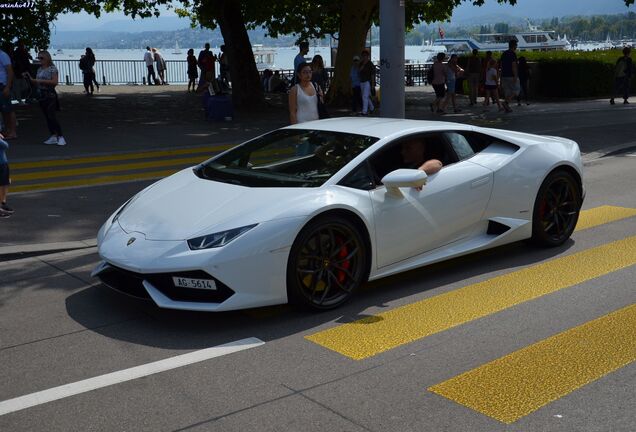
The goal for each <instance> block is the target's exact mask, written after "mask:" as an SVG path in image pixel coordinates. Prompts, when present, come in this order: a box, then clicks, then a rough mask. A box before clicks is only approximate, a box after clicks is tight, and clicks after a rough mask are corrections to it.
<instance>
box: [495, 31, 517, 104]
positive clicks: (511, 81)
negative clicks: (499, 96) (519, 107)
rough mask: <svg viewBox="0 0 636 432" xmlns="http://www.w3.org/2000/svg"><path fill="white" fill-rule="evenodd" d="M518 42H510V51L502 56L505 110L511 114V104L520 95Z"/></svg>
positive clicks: (513, 40) (502, 84) (502, 85)
mask: <svg viewBox="0 0 636 432" xmlns="http://www.w3.org/2000/svg"><path fill="white" fill-rule="evenodd" d="M516 50H517V41H516V40H515V39H512V40H511V41H509V42H508V50H507V51H504V53H503V54H502V55H501V59H500V61H499V62H500V64H501V87H502V89H503V92H504V99H505V100H504V103H503V106H504V109H505V110H506V112H511V111H512V109H511V108H510V102H512V99H513V98H514V97H516V96H517V94H519V89H518V88H519V71H518V64H517V54H516V53H515V51H516Z"/></svg>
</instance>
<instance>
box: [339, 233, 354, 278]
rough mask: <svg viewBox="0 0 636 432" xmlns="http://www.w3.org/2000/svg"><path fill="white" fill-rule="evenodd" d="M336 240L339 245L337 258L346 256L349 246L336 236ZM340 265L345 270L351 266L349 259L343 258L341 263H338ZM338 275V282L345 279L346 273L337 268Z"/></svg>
mask: <svg viewBox="0 0 636 432" xmlns="http://www.w3.org/2000/svg"><path fill="white" fill-rule="evenodd" d="M337 242H338V244H339V245H340V251H338V259H339V260H340V259H343V258H346V257H347V255H349V248H347V245H345V244H343V241H342V239H341V238H340V237H338V238H337ZM340 267H342V268H343V269H345V270H349V267H351V261H350V260H348V259H347V260H344V261H343V262H342V264H340ZM337 275H338V282H340V283H343V282H344V281H345V278H346V277H347V275H346V274H345V272H344V271H343V270H338V272H337Z"/></svg>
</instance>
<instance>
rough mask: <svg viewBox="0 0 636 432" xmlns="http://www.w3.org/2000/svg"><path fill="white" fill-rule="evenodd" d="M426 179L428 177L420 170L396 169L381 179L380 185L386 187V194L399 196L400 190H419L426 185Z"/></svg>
mask: <svg viewBox="0 0 636 432" xmlns="http://www.w3.org/2000/svg"><path fill="white" fill-rule="evenodd" d="M427 179H428V175H426V173H425V172H424V171H422V170H418V169H397V170H395V171H391V172H390V173H388V174H387V175H385V176H384V177H383V178H382V183H383V184H384V186H386V188H387V191H388V192H390V193H392V194H398V195H401V192H400V188H402V187H413V188H419V187H422V186H424V185H425V184H426V180H427Z"/></svg>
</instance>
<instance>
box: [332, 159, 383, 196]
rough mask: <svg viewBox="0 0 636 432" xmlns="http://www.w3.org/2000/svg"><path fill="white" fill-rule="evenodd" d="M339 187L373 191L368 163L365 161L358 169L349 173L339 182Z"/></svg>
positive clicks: (373, 184) (373, 185) (373, 186)
mask: <svg viewBox="0 0 636 432" xmlns="http://www.w3.org/2000/svg"><path fill="white" fill-rule="evenodd" d="M340 185H341V186H346V187H350V188H353V189H361V190H372V189H374V188H375V182H374V181H373V176H372V174H371V170H370V168H369V163H368V162H366V161H365V162H363V163H362V164H361V165H360V166H359V167H357V168H355V169H354V170H353V171H351V172H350V173H349V175H347V176H346V177H345V178H343V179H342V180H341V181H340Z"/></svg>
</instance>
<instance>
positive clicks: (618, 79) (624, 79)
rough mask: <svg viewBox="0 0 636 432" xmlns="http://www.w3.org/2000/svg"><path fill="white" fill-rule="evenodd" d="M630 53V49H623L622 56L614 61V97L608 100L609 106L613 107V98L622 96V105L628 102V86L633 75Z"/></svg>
mask: <svg viewBox="0 0 636 432" xmlns="http://www.w3.org/2000/svg"><path fill="white" fill-rule="evenodd" d="M631 53H632V50H631V48H629V47H625V48H623V56H622V57H620V58H619V59H618V60H617V61H616V69H615V72H614V95H613V96H612V98H611V99H610V104H611V105H614V96H616V95H620V94H621V93H622V94H623V103H624V104H628V103H629V102H628V101H627V99H629V84H630V81H631V78H632V75H633V74H634V64H633V62H632V58H631V57H630V56H631Z"/></svg>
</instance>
